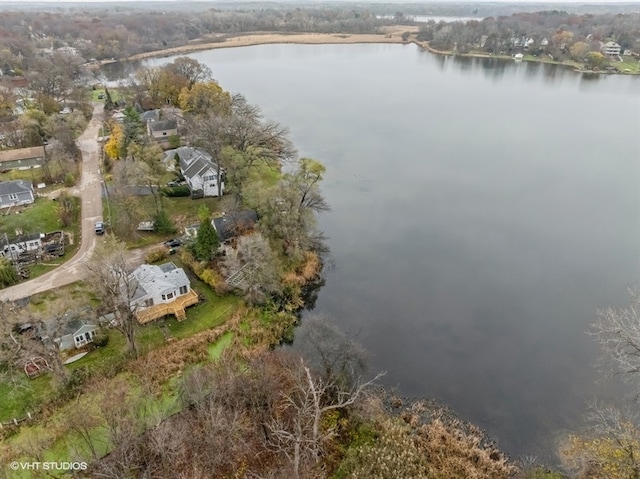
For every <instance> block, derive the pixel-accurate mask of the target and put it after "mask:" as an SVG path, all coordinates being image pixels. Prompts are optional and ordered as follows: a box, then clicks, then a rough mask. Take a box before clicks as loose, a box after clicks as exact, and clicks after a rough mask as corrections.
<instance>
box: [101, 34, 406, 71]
mask: <svg viewBox="0 0 640 479" xmlns="http://www.w3.org/2000/svg"><path fill="white" fill-rule="evenodd" d="M416 31H417V27H409V26H407V27H403V26H398V27H389V28H388V29H387V31H386V32H384V33H353V34H348V33H272V32H248V33H244V34H236V35H235V36H230V37H226V36H219V37H214V39H213V40H214V41H211V39H209V41H207V39H206V38H205V39H200V41H201V42H202V43H193V44H189V45H183V46H179V47H172V48H167V49H164V50H157V51H153V52H145V53H137V54H135V55H131V56H130V57H127V58H126V59H124V61H139V60H146V59H148V58H161V57H167V56H173V55H179V54H182V53H185V54H186V53H193V52H197V51H202V50H214V49H218V48H239V47H251V46H256V45H274V44H295V45H341V44H344V45H348V44H358V43H360V44H362V43H392V44H409V43H412V42H411V41H410V40H407V41H405V40H403V39H402V34H403V33H404V32H410V33H412V34H414V33H415V32H416ZM103 63H111V62H103Z"/></svg>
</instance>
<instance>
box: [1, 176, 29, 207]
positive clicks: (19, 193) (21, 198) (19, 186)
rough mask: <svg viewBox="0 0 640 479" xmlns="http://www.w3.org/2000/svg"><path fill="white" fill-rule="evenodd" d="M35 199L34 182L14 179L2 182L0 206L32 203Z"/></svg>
mask: <svg viewBox="0 0 640 479" xmlns="http://www.w3.org/2000/svg"><path fill="white" fill-rule="evenodd" d="M35 199H36V197H35V193H34V191H33V184H32V183H31V182H30V181H24V180H13V181H3V182H0V208H9V207H11V206H21V205H30V204H31V203H33V202H34V201H35Z"/></svg>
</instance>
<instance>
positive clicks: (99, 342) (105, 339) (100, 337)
mask: <svg viewBox="0 0 640 479" xmlns="http://www.w3.org/2000/svg"><path fill="white" fill-rule="evenodd" d="M107 344H109V335H108V334H107V332H106V331H99V332H98V333H97V334H96V335H95V336H94V337H93V345H94V346H95V347H96V348H103V347H105V346H106V345H107Z"/></svg>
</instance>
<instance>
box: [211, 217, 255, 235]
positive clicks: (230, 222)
mask: <svg viewBox="0 0 640 479" xmlns="http://www.w3.org/2000/svg"><path fill="white" fill-rule="evenodd" d="M256 221H258V215H257V213H256V212H255V211H253V210H243V211H234V212H232V213H225V214H224V216H221V217H219V218H214V219H213V220H211V224H212V225H213V227H214V228H215V230H216V232H217V233H218V238H220V241H222V242H224V241H227V240H229V239H231V238H233V237H235V236H238V235H241V234H242V233H243V232H244V231H246V230H248V229H250V228H252V227H253V225H254V224H255V223H256Z"/></svg>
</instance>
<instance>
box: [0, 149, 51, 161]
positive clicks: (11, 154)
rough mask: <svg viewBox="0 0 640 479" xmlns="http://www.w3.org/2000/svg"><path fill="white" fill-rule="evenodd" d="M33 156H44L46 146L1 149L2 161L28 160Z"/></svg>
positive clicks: (0, 158) (0, 159)
mask: <svg viewBox="0 0 640 479" xmlns="http://www.w3.org/2000/svg"><path fill="white" fill-rule="evenodd" d="M31 158H44V146H32V147H30V148H16V149H13V150H4V151H0V163H4V162H8V161H16V160H28V159H31Z"/></svg>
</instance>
